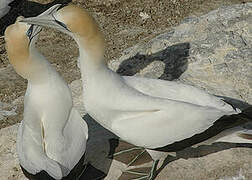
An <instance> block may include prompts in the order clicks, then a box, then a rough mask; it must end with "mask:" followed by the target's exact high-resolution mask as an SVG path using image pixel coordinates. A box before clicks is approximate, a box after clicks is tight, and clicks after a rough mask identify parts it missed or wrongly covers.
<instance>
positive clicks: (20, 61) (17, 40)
mask: <svg viewBox="0 0 252 180" xmlns="http://www.w3.org/2000/svg"><path fill="white" fill-rule="evenodd" d="M21 19H23V17H21V16H20V17H18V18H17V20H16V22H15V23H14V24H12V25H10V26H8V27H7V28H6V30H5V33H4V38H5V42H6V46H5V47H6V51H7V55H8V58H9V61H10V63H11V64H12V65H13V67H14V69H15V70H16V72H17V73H18V74H20V75H21V76H24V73H25V72H26V69H27V67H28V66H27V65H28V63H29V55H30V47H31V46H32V44H33V42H32V41H33V38H34V37H35V36H36V35H37V34H38V33H39V32H40V30H41V29H40V28H38V27H34V26H31V25H28V24H26V23H22V22H19V21H20V20H21ZM34 39H35V38H34Z"/></svg>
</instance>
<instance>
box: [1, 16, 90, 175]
mask: <svg viewBox="0 0 252 180" xmlns="http://www.w3.org/2000/svg"><path fill="white" fill-rule="evenodd" d="M21 19H22V17H19V18H18V19H17V21H16V22H15V24H13V25H10V26H9V27H8V28H7V29H6V31H5V41H6V49H7V54H8V58H9V61H10V63H11V64H12V65H13V67H14V69H15V70H16V72H17V73H18V74H19V75H21V76H22V77H23V78H25V79H27V80H28V87H27V91H26V94H25V100H24V115H23V116H24V119H23V121H22V122H21V124H20V126H19V130H18V135H17V153H18V157H19V161H20V165H21V167H22V168H23V169H24V170H25V171H24V172H28V173H30V174H33V175H38V174H41V173H40V172H42V171H45V172H46V173H47V175H48V176H45V177H44V178H43V177H40V175H38V176H34V177H32V179H51V178H54V179H62V178H63V177H65V176H67V175H68V174H69V172H70V171H71V170H72V169H73V168H74V166H75V165H76V164H77V163H78V162H79V160H80V159H81V158H82V156H83V155H84V153H85V149H86V141H87V138H88V127H87V124H86V122H85V121H84V120H83V119H82V117H81V115H80V114H79V112H78V111H77V110H76V109H75V108H74V107H73V103H72V96H71V91H70V89H69V87H68V85H67V84H66V82H65V81H64V80H63V79H62V78H61V76H60V75H59V74H58V72H57V71H56V70H55V69H54V68H53V67H52V66H51V65H50V63H49V62H48V61H47V60H46V59H45V57H44V56H42V54H40V53H39V52H38V51H37V50H36V48H35V42H36V39H37V34H38V33H39V32H40V31H41V28H40V27H38V26H34V25H28V24H26V23H22V22H19V20H21ZM81 166H82V167H83V165H81ZM83 168H84V167H83ZM42 174H43V173H42ZM43 175H44V174H43ZM71 175H72V176H73V177H74V178H70V179H76V178H75V177H77V176H78V174H71Z"/></svg>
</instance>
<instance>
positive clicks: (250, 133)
mask: <svg viewBox="0 0 252 180" xmlns="http://www.w3.org/2000/svg"><path fill="white" fill-rule="evenodd" d="M215 142H228V143H246V144H252V130H248V129H244V128H242V127H236V128H233V129H231V130H229V133H228V134H226V135H225V136H222V137H220V138H219V139H217V140H216V141H215Z"/></svg>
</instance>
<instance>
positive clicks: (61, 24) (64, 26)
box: [52, 14, 70, 31]
mask: <svg viewBox="0 0 252 180" xmlns="http://www.w3.org/2000/svg"><path fill="white" fill-rule="evenodd" d="M52 17H53V19H54V21H55V22H56V23H57V24H58V25H60V26H62V27H63V28H65V29H66V30H68V31H70V30H69V29H68V28H67V26H66V25H65V24H64V23H63V22H60V21H58V20H57V19H56V18H55V17H54V15H53V14H52Z"/></svg>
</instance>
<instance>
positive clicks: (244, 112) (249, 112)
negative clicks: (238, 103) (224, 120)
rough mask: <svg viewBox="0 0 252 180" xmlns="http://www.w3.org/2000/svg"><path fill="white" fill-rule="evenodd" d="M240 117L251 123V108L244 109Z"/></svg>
mask: <svg viewBox="0 0 252 180" xmlns="http://www.w3.org/2000/svg"><path fill="white" fill-rule="evenodd" d="M241 115H242V116H244V117H246V118H248V119H249V120H251V121H252V106H250V107H248V108H246V109H244V110H243V111H242V113H241Z"/></svg>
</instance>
